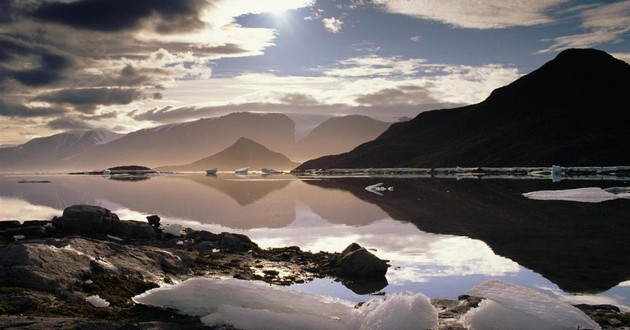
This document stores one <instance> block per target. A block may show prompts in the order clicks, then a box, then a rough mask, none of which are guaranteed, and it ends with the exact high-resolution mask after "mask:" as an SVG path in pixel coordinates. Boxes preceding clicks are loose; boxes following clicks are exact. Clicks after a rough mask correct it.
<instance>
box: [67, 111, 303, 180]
mask: <svg viewBox="0 0 630 330" xmlns="http://www.w3.org/2000/svg"><path fill="white" fill-rule="evenodd" d="M294 131H295V128H294V123H293V121H292V120H291V119H289V118H288V117H287V116H285V115H282V114H276V113H269V114H254V113H245V112H243V113H232V114H229V115H226V116H222V117H217V118H208V119H199V120H197V121H193V122H187V123H182V124H172V125H165V126H159V127H156V128H151V129H143V130H140V131H136V132H132V133H129V134H127V135H126V136H125V137H124V138H121V139H120V140H118V141H116V142H115V143H110V144H107V145H104V146H102V147H100V148H98V149H95V150H92V151H91V152H89V153H85V154H83V155H81V156H80V157H77V159H76V160H75V161H74V162H73V163H72V165H71V166H72V167H74V168H82V169H85V168H88V169H89V168H104V167H109V166H112V165H119V164H142V165H146V166H149V167H155V166H159V165H165V164H172V163H173V162H174V161H176V162H180V163H182V164H185V163H187V162H192V161H196V160H198V159H200V158H202V157H205V156H207V155H210V154H213V153H216V152H218V151H220V150H223V149H225V148H226V147H228V146H229V145H230V144H232V143H234V141H236V140H237V139H238V138H240V137H242V136H244V137H248V138H251V139H254V140H256V141H258V142H260V143H263V144H264V145H266V146H269V147H270V148H274V149H280V150H283V149H286V148H288V147H289V146H290V145H292V143H293V141H294V139H295V138H294Z"/></svg>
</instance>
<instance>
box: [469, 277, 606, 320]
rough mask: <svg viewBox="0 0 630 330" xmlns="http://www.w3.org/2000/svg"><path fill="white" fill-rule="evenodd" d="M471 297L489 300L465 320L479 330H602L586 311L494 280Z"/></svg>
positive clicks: (482, 285) (473, 289) (478, 289)
mask: <svg viewBox="0 0 630 330" xmlns="http://www.w3.org/2000/svg"><path fill="white" fill-rule="evenodd" d="M467 294H469V295H473V296H479V297H484V298H487V299H486V300H484V301H482V302H481V304H479V307H478V308H473V309H471V310H470V311H469V312H468V313H466V314H465V315H464V316H463V317H462V323H463V324H464V326H466V327H469V328H470V329H471V330H475V329H484V330H492V329H523V330H525V329H532V330H533V329H550V330H553V329H558V330H561V329H567V330H569V329H571V330H575V329H601V328H600V326H599V325H598V324H597V323H595V321H593V320H591V319H590V318H589V317H588V316H586V314H584V313H583V312H582V311H580V310H579V309H577V308H576V307H573V306H571V305H569V304H567V303H564V302H562V301H559V300H557V299H554V298H551V297H549V296H547V295H545V294H543V293H540V292H538V291H536V290H533V289H529V288H524V287H521V286H518V285H514V284H509V283H505V282H503V281H499V280H490V281H486V282H484V283H481V284H479V285H478V286H476V287H474V288H472V289H470V290H469V291H468V292H467Z"/></svg>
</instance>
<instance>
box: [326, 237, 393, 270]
mask: <svg viewBox="0 0 630 330" xmlns="http://www.w3.org/2000/svg"><path fill="white" fill-rule="evenodd" d="M337 265H338V266H339V270H338V275H339V276H342V277H357V278H382V277H384V276H385V273H387V268H388V267H389V266H388V265H387V263H385V261H383V260H381V259H379V258H378V257H377V256H375V255H373V254H372V253H370V251H368V250H366V249H365V248H363V247H361V246H360V245H359V244H356V243H352V244H350V246H348V247H347V248H346V249H344V251H343V252H342V253H341V257H340V258H339V259H338V260H337Z"/></svg>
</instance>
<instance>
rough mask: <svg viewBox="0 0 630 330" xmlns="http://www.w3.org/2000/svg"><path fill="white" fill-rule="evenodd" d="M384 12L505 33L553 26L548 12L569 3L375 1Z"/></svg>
mask: <svg viewBox="0 0 630 330" xmlns="http://www.w3.org/2000/svg"><path fill="white" fill-rule="evenodd" d="M373 2H374V4H376V5H378V6H380V7H381V8H382V9H383V10H385V11H387V12H390V13H394V14H402V15H407V16H412V17H416V18H420V19H428V20H432V21H438V22H442V23H446V24H450V25H453V26H455V27H460V28H472V29H503V28H508V27H512V26H533V25H540V24H547V23H551V22H553V19H552V18H551V17H549V16H548V14H547V11H548V10H549V9H551V8H553V7H554V6H557V5H559V4H562V3H564V2H567V0H530V1H514V0H478V1H473V0H442V1H433V0H373Z"/></svg>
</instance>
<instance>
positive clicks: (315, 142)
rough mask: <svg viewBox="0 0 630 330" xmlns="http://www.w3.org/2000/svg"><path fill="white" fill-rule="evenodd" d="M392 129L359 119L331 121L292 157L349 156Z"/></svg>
mask: <svg viewBox="0 0 630 330" xmlns="http://www.w3.org/2000/svg"><path fill="white" fill-rule="evenodd" d="M390 125H391V123H386V122H383V121H380V120H376V119H372V118H370V117H367V116H360V115H349V116H344V117H332V118H330V119H328V120H326V121H325V122H323V123H321V124H320V125H319V126H317V127H315V128H314V129H313V130H312V131H311V132H310V133H309V134H308V135H307V136H305V137H304V138H303V139H301V140H300V141H298V142H297V143H296V146H295V149H294V151H293V152H292V153H291V156H292V157H293V158H294V159H298V160H307V159H312V158H314V157H319V156H323V155H334V154H338V153H341V152H346V151H349V150H352V149H354V148H355V147H356V146H358V145H360V144H362V143H365V142H367V141H371V140H373V139H375V138H376V137H377V136H379V135H381V133H383V132H385V130H386V129H387V128H388V127H389V126H390Z"/></svg>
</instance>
